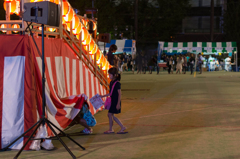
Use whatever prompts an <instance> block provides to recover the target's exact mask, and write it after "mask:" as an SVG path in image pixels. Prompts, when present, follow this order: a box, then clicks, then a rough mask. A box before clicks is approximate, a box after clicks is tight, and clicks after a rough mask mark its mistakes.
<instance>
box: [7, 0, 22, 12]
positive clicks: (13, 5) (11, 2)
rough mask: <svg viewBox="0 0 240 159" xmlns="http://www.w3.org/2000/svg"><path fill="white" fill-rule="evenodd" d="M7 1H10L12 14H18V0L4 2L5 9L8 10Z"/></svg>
mask: <svg viewBox="0 0 240 159" xmlns="http://www.w3.org/2000/svg"><path fill="white" fill-rule="evenodd" d="M6 3H9V5H10V14H13V13H16V14H18V8H17V1H16V0H12V1H5V2H4V3H3V8H4V9H5V11H6ZM18 4H19V3H18Z"/></svg>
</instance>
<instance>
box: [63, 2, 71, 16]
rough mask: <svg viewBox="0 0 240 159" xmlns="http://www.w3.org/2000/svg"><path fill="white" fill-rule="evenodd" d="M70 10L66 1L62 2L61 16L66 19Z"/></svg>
mask: <svg viewBox="0 0 240 159" xmlns="http://www.w3.org/2000/svg"><path fill="white" fill-rule="evenodd" d="M69 9H70V4H69V3H68V2H67V1H63V2H62V16H63V17H66V15H67V14H68V12H69Z"/></svg>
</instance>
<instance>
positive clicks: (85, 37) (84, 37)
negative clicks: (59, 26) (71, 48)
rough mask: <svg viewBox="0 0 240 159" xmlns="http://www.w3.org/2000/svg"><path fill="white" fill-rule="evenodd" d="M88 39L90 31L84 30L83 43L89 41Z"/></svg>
mask: <svg viewBox="0 0 240 159" xmlns="http://www.w3.org/2000/svg"><path fill="white" fill-rule="evenodd" d="M87 37H88V31H87V29H86V28H83V30H82V41H83V42H85V41H86V40H87Z"/></svg>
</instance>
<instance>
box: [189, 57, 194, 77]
mask: <svg viewBox="0 0 240 159" xmlns="http://www.w3.org/2000/svg"><path fill="white" fill-rule="evenodd" d="M194 63H195V58H194V56H193V54H191V56H190V59H189V65H190V70H191V75H192V74H193V65H194Z"/></svg>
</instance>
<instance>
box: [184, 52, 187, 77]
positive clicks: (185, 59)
mask: <svg viewBox="0 0 240 159" xmlns="http://www.w3.org/2000/svg"><path fill="white" fill-rule="evenodd" d="M183 70H184V72H183V74H186V70H187V58H186V56H185V55H183Z"/></svg>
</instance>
